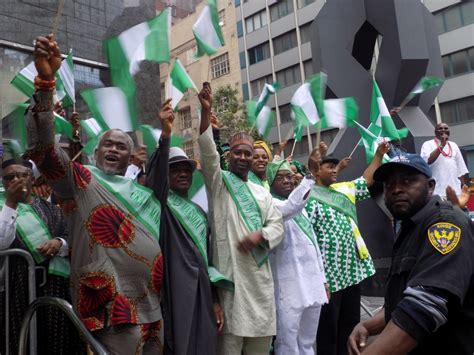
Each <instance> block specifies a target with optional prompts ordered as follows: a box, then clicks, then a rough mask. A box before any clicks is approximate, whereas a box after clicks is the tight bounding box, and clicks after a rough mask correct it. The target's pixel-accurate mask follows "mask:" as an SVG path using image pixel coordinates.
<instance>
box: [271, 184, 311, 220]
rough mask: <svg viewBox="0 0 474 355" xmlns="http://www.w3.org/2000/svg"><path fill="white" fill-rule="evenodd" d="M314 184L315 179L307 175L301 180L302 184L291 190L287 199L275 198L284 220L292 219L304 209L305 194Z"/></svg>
mask: <svg viewBox="0 0 474 355" xmlns="http://www.w3.org/2000/svg"><path fill="white" fill-rule="evenodd" d="M313 186H314V180H312V179H308V178H306V177H305V178H304V179H303V180H302V181H301V184H300V185H299V186H298V187H297V188H295V189H294V190H293V191H292V192H291V194H290V196H288V198H287V199H286V200H284V201H282V200H278V199H273V201H274V203H275V206H276V207H277V208H278V210H279V211H280V212H281V214H282V215H283V220H284V221H288V220H290V219H292V218H293V217H295V216H296V215H298V214H299V213H301V212H302V211H303V208H304V206H305V205H306V199H304V196H305V195H306V194H307V193H308V191H310V190H311V188H312V187H313Z"/></svg>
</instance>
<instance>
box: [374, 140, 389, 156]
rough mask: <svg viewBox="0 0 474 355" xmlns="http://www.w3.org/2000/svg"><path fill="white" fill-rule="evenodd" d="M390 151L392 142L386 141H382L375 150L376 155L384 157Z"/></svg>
mask: <svg viewBox="0 0 474 355" xmlns="http://www.w3.org/2000/svg"><path fill="white" fill-rule="evenodd" d="M389 151H390V143H389V142H385V141H384V142H382V143H380V144H379V146H378V147H377V150H376V151H375V155H377V156H378V157H380V158H382V157H383V156H384V155H385V154H387V153H388V152H389Z"/></svg>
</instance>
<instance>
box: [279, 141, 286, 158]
mask: <svg viewBox="0 0 474 355" xmlns="http://www.w3.org/2000/svg"><path fill="white" fill-rule="evenodd" d="M287 144H288V139H285V140H284V141H283V142H280V143H279V144H278V155H280V156H281V155H282V154H283V152H284V151H285V148H286V145H287Z"/></svg>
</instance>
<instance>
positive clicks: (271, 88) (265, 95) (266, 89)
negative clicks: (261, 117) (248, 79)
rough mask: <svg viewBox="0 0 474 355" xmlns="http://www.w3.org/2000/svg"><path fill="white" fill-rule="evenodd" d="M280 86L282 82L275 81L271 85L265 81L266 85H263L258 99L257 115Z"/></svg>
mask: <svg viewBox="0 0 474 355" xmlns="http://www.w3.org/2000/svg"><path fill="white" fill-rule="evenodd" d="M279 88H280V84H278V83H273V84H271V85H270V84H267V83H265V85H264V86H263V90H262V92H261V93H260V97H259V98H258V101H257V108H256V112H257V115H258V113H259V112H260V111H261V110H262V109H263V107H264V106H265V105H266V104H267V101H268V99H269V98H270V96H272V95H273V94H275V93H276V92H277V90H278V89H279Z"/></svg>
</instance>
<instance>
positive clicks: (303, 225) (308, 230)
mask: <svg viewBox="0 0 474 355" xmlns="http://www.w3.org/2000/svg"><path fill="white" fill-rule="evenodd" d="M293 221H294V222H295V223H296V224H297V225H298V227H299V228H300V229H301V231H302V232H303V233H304V234H305V235H306V236H307V237H308V239H309V240H310V242H311V243H313V245H314V246H315V247H316V241H315V240H314V233H313V226H312V225H311V222H310V221H309V219H308V218H306V216H304V215H303V213H300V214H298V215H297V216H296V217H293Z"/></svg>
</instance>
